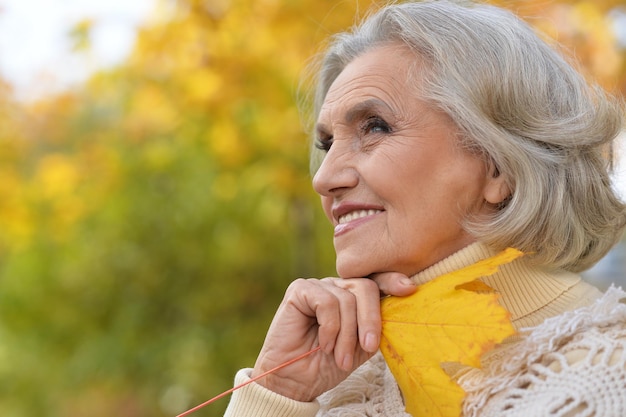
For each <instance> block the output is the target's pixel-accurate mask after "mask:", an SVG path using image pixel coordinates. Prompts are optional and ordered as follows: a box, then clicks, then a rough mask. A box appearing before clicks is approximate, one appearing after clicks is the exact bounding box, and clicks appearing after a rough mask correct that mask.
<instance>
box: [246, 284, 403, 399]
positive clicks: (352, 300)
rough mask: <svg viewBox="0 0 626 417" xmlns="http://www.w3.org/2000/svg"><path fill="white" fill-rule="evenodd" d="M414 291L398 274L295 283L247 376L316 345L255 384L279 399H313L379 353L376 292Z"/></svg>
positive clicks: (378, 314)
mask: <svg viewBox="0 0 626 417" xmlns="http://www.w3.org/2000/svg"><path fill="white" fill-rule="evenodd" d="M414 291H415V286H414V285H413V284H412V283H411V281H410V280H409V279H408V278H407V277H406V276H404V275H402V274H397V273H384V274H376V275H375V276H373V277H372V279H368V278H350V279H340V278H325V279H322V280H317V279H298V280H296V281H294V282H293V283H292V284H291V285H290V286H289V288H288V289H287V292H286V293H285V297H284V299H283V301H282V303H281V304H280V306H279V308H278V311H277V312H276V315H275V316H274V320H273V321H272V324H271V325H270V329H269V331H268V333H267V336H266V339H265V343H264V345H263V348H262V349H261V353H260V354H259V357H258V359H257V362H256V364H255V367H254V370H253V372H252V377H254V376H256V375H259V374H261V373H263V372H265V371H267V370H269V369H272V368H273V367H275V366H277V365H279V364H281V363H284V362H285V361H287V360H289V359H291V358H294V357H296V356H298V355H300V354H302V353H305V352H307V351H309V350H311V349H313V348H315V347H317V346H321V350H320V351H318V352H315V353H313V354H312V355H309V356H307V357H306V358H304V359H302V360H300V361H298V362H296V363H294V364H291V365H289V366H288V367H286V368H283V369H281V370H279V371H277V372H275V373H273V374H270V375H268V376H266V377H264V378H262V379H261V380H259V381H258V383H259V384H261V385H263V386H265V387H266V388H268V389H270V390H272V391H274V392H276V393H278V394H281V395H283V396H286V397H289V398H292V399H294V400H298V401H312V400H313V399H315V398H316V397H317V396H319V395H320V394H322V393H323V392H325V391H327V390H329V389H331V388H333V387H335V386H336V385H337V384H339V383H340V382H341V381H343V380H344V379H345V378H346V377H347V376H348V375H350V373H352V372H353V371H354V370H355V369H356V368H357V367H359V366H360V365H361V364H362V363H363V362H365V361H366V360H368V359H369V358H370V357H371V356H372V355H373V354H374V353H375V352H376V351H377V350H378V345H379V343H380V332H381V319H380V296H381V293H382V294H383V295H398V296H404V295H409V294H411V293H413V292H414Z"/></svg>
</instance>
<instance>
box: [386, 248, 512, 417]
mask: <svg viewBox="0 0 626 417" xmlns="http://www.w3.org/2000/svg"><path fill="white" fill-rule="evenodd" d="M521 255H522V253H521V252H520V251H518V250H516V249H512V248H509V249H506V250H505V251H503V252H501V253H500V254H498V255H496V256H493V257H491V258H488V259H485V260H483V261H480V262H477V263H475V264H473V265H470V266H468V267H466V268H463V269H460V270H458V271H454V272H451V273H449V274H445V275H442V276H440V277H437V278H435V279H434V280H432V281H430V282H427V283H426V284H423V285H421V286H420V287H419V288H418V290H417V292H415V293H414V294H413V295H410V296H408V297H387V298H385V299H383V301H382V304H381V313H382V319H383V331H382V340H381V351H382V353H383V355H384V357H385V360H386V361H387V364H388V365H389V368H390V370H391V372H392V373H393V375H394V377H395V378H396V381H397V382H398V385H399V386H400V390H401V391H402V394H403V396H404V399H405V403H406V411H407V412H408V413H410V414H411V415H412V416H414V417H458V416H459V415H460V413H461V403H462V401H463V397H464V396H465V393H464V392H463V389H462V388H461V387H460V386H458V385H457V384H456V383H455V382H454V381H453V380H452V379H451V378H450V377H449V376H448V375H447V374H446V373H445V372H444V371H443V369H442V368H441V365H442V364H443V363H450V362H458V363H461V364H463V365H469V366H473V367H479V366H480V357H481V355H482V354H483V353H485V352H487V351H489V350H490V349H492V348H493V347H494V346H495V344H496V343H499V342H501V341H502V340H503V339H504V338H506V337H507V336H510V335H512V334H513V333H514V332H515V330H514V329H513V326H512V324H511V322H510V319H509V313H508V312H507V311H506V310H505V309H504V308H503V307H502V306H500V304H499V303H498V301H497V298H498V295H497V294H495V292H494V291H493V290H492V289H491V288H489V287H487V286H486V285H484V284H482V283H480V282H479V281H476V280H477V279H478V278H480V277H484V276H488V275H492V274H494V273H495V272H496V271H497V269H498V266H499V265H502V264H506V263H509V262H511V261H513V260H514V259H516V258H517V257H519V256H521ZM476 291H480V292H479V293H478V292H476Z"/></svg>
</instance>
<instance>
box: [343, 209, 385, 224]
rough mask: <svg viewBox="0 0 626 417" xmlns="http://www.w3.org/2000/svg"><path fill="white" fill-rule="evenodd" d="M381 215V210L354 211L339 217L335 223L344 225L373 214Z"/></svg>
mask: <svg viewBox="0 0 626 417" xmlns="http://www.w3.org/2000/svg"><path fill="white" fill-rule="evenodd" d="M378 213H382V210H355V211H352V212H350V213H348V214H344V215H343V216H339V219H337V221H338V222H339V224H345V223H348V222H351V221H352V220H356V219H360V218H362V217H367V216H373V215H374V214H378Z"/></svg>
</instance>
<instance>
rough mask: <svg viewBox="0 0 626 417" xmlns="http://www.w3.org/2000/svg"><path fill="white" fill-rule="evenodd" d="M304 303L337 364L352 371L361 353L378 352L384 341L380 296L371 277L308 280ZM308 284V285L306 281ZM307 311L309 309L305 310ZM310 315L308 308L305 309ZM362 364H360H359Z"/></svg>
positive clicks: (319, 335)
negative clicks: (315, 320)
mask: <svg viewBox="0 0 626 417" xmlns="http://www.w3.org/2000/svg"><path fill="white" fill-rule="evenodd" d="M307 284H308V285H309V286H310V288H308V289H307V290H306V291H303V288H301V294H303V295H304V304H305V305H307V306H310V307H309V308H310V310H311V311H310V314H312V315H314V316H315V317H316V319H317V324H318V326H319V327H318V337H319V343H320V346H321V347H322V350H324V351H325V352H326V353H329V354H331V353H332V354H333V355H334V359H335V363H336V365H337V367H339V368H340V369H343V370H347V371H349V370H352V369H353V368H354V365H355V359H357V358H356V356H359V360H358V361H357V362H360V361H361V360H360V357H363V356H364V355H361V354H360V352H362V351H365V352H367V353H368V354H371V353H374V352H376V350H377V349H378V345H379V341H380V329H381V320H380V295H379V290H378V286H377V285H376V283H374V282H373V281H371V280H369V279H347V280H344V279H339V278H325V279H323V280H307ZM302 287H304V284H302ZM304 310H307V309H304ZM303 313H305V314H306V311H303ZM358 364H360V363H358Z"/></svg>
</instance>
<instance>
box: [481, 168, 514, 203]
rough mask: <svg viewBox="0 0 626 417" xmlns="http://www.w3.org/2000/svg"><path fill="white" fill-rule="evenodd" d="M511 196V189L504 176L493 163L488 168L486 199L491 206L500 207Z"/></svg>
mask: <svg viewBox="0 0 626 417" xmlns="http://www.w3.org/2000/svg"><path fill="white" fill-rule="evenodd" d="M510 195H511V189H510V187H509V184H508V183H507V181H506V178H505V176H504V175H502V174H501V173H500V170H499V169H498V167H497V166H496V164H495V163H494V162H493V161H491V162H490V163H489V166H488V167H487V181H486V183H485V190H484V198H485V201H487V202H488V203H490V204H493V205H499V204H501V203H502V202H503V201H505V200H506V199H507V198H508V197H509V196H510Z"/></svg>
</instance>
